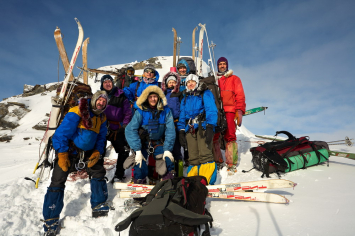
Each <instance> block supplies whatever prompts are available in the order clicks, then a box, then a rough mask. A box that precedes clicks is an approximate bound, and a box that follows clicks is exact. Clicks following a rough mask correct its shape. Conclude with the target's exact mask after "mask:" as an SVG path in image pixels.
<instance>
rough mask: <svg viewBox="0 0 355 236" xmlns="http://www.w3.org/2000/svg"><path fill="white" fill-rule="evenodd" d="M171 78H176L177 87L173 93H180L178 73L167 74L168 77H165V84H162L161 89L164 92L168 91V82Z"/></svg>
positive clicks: (170, 72)
mask: <svg viewBox="0 0 355 236" xmlns="http://www.w3.org/2000/svg"><path fill="white" fill-rule="evenodd" d="M169 76H175V78H176V85H175V87H174V89H173V90H172V91H171V92H172V93H178V92H179V91H180V81H181V78H180V75H179V74H178V73H176V72H172V71H169V72H168V73H166V75H164V77H163V82H162V83H161V89H162V90H163V92H165V91H166V89H167V87H166V80H167V79H168V77H169Z"/></svg>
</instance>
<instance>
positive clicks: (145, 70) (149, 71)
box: [144, 68, 155, 73]
mask: <svg viewBox="0 0 355 236" xmlns="http://www.w3.org/2000/svg"><path fill="white" fill-rule="evenodd" d="M144 72H146V73H154V72H155V70H153V69H149V68H148V69H144Z"/></svg>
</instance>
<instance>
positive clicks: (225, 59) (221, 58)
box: [217, 57, 228, 72]
mask: <svg viewBox="0 0 355 236" xmlns="http://www.w3.org/2000/svg"><path fill="white" fill-rule="evenodd" d="M220 62H225V63H226V64H227V69H226V71H225V72H227V71H228V60H227V58H225V57H220V58H219V59H218V60H217V68H218V64H219V63H220ZM218 72H220V71H219V69H218Z"/></svg>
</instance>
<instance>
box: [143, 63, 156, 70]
mask: <svg viewBox="0 0 355 236" xmlns="http://www.w3.org/2000/svg"><path fill="white" fill-rule="evenodd" d="M146 69H151V70H154V71H155V67H154V65H152V64H148V65H146V66H145V67H144V70H143V71H145V70H146Z"/></svg>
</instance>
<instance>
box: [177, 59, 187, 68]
mask: <svg viewBox="0 0 355 236" xmlns="http://www.w3.org/2000/svg"><path fill="white" fill-rule="evenodd" d="M180 67H185V68H186V65H185V64H184V63H182V62H181V61H180V62H179V63H178V64H177V66H176V68H178V69H179V68H180Z"/></svg>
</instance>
